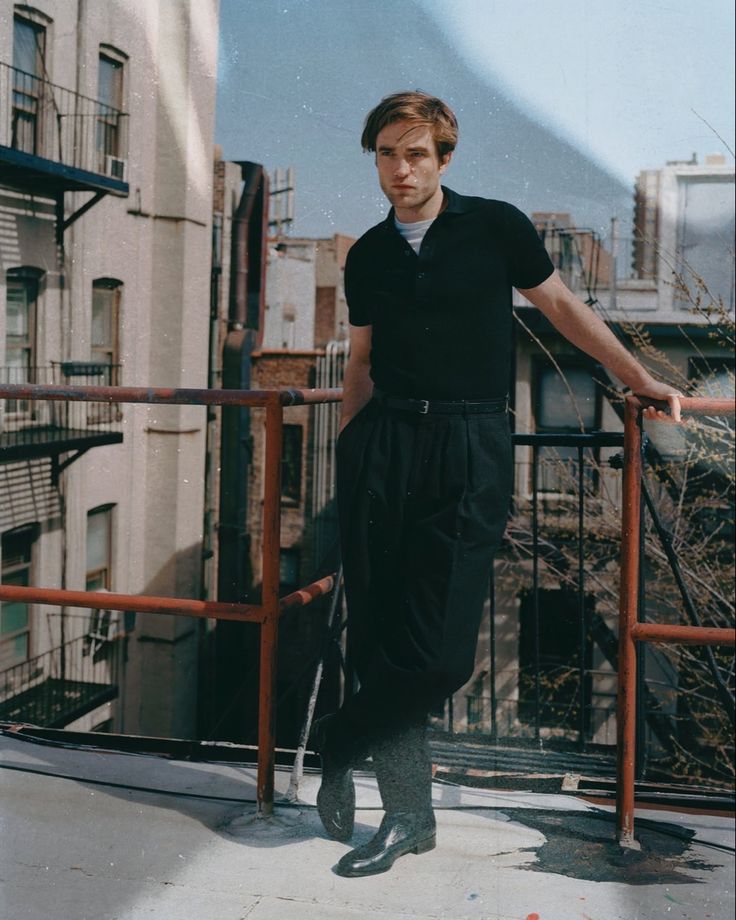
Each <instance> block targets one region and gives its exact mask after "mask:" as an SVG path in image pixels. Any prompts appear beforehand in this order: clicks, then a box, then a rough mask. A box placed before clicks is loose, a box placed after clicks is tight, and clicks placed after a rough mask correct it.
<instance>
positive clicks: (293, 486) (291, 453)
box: [281, 425, 303, 502]
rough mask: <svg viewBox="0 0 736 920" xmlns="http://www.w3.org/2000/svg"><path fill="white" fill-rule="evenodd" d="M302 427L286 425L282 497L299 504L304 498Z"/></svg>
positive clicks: (282, 467) (282, 468)
mask: <svg viewBox="0 0 736 920" xmlns="http://www.w3.org/2000/svg"><path fill="white" fill-rule="evenodd" d="M302 432H303V429H302V426H301V425H284V447H283V453H282V458H281V459H282V466H281V496H282V498H284V499H286V500H287V501H291V502H299V501H301V497H302Z"/></svg>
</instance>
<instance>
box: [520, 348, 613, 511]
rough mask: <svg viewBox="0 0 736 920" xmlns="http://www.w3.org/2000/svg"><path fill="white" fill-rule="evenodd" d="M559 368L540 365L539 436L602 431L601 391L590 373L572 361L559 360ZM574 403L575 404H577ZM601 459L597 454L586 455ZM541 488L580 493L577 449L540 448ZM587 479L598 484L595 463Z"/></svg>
mask: <svg viewBox="0 0 736 920" xmlns="http://www.w3.org/2000/svg"><path fill="white" fill-rule="evenodd" d="M555 360H556V361H557V363H558V365H559V366H560V369H561V371H562V374H563V375H564V380H563V378H562V377H561V376H560V373H559V371H558V370H557V368H556V367H553V366H550V365H548V364H542V363H541V362H540V363H539V364H538V365H537V367H536V369H535V371H536V373H535V406H534V418H535V429H536V432H537V434H580V433H581V432H590V431H594V430H596V429H598V428H599V426H600V415H601V396H600V388H599V387H598V385H597V383H596V382H595V380H594V379H593V377H592V376H591V374H590V371H589V370H588V369H587V368H586V367H583V366H581V365H580V364H578V363H575V361H574V359H573V361H570V360H569V359H564V358H556V359H555ZM573 400H574V401H573ZM585 453H587V454H588V455H589V456H590V455H591V453H592V455H593V458H594V459H597V454H598V452H597V451H590V450H589V449H588V450H586V451H584V452H583V461H584V462H585ZM537 456H538V465H537V483H536V485H537V488H538V489H539V490H540V491H541V492H558V493H560V492H572V493H574V492H576V491H577V481H578V461H579V455H578V448H577V447H565V446H554V447H540V448H538V455H537ZM585 467H586V479H587V481H588V483H590V482H594V481H595V480H594V476H595V471H594V464H591V463H587V464H585Z"/></svg>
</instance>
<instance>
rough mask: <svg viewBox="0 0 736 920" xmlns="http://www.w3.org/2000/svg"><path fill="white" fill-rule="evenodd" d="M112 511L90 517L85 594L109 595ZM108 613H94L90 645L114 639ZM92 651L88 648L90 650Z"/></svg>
mask: <svg viewBox="0 0 736 920" xmlns="http://www.w3.org/2000/svg"><path fill="white" fill-rule="evenodd" d="M111 562H112V507H110V506H109V505H107V506H105V507H103V508H95V509H93V510H92V511H90V512H89V513H88V514H87V577H86V580H85V591H109V590H110V587H111V585H112V574H111V571H112V566H111ZM111 616H112V615H111V613H110V611H109V610H91V611H90V622H89V632H88V636H87V638H88V639H89V640H90V645H92V644H97V645H99V643H101V642H104V641H106V640H107V639H109V638H111V636H110V630H111V628H112V622H111ZM88 650H89V646H88Z"/></svg>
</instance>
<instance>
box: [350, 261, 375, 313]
mask: <svg viewBox="0 0 736 920" xmlns="http://www.w3.org/2000/svg"><path fill="white" fill-rule="evenodd" d="M362 263H363V260H362V259H361V258H360V255H359V253H358V252H357V250H356V248H355V245H353V246H352V247H351V249H350V251H349V252H348V256H347V259H346V260H345V300H346V301H347V304H348V315H349V318H350V325H351V326H370V325H371V324H372V322H373V316H372V313H371V305H370V302H369V298H368V284H367V280H368V279H367V278H366V274H365V271H364V269H363V267H362Z"/></svg>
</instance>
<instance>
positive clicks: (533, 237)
mask: <svg viewBox="0 0 736 920" xmlns="http://www.w3.org/2000/svg"><path fill="white" fill-rule="evenodd" d="M505 237H506V241H507V246H508V261H509V280H510V281H511V284H512V285H513V287H515V288H534V287H537V285H539V284H541V283H542V282H543V281H546V280H547V278H549V276H550V275H551V274H552V272H553V271H554V270H555V267H554V265H553V264H552V260H551V259H550V257H549V254H548V252H547V250H546V249H545V248H544V244H543V243H542V241H541V239H540V238H539V234H538V233H537V231H536V229H535V227H534V224H533V223H532V222H531V221H530V220H529V218H528V217H527V216H526V214H523V213H522V212H521V211H520V210H519V209H518V208H515V207H514V206H513V205H512V204H507V205H506V233H505Z"/></svg>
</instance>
